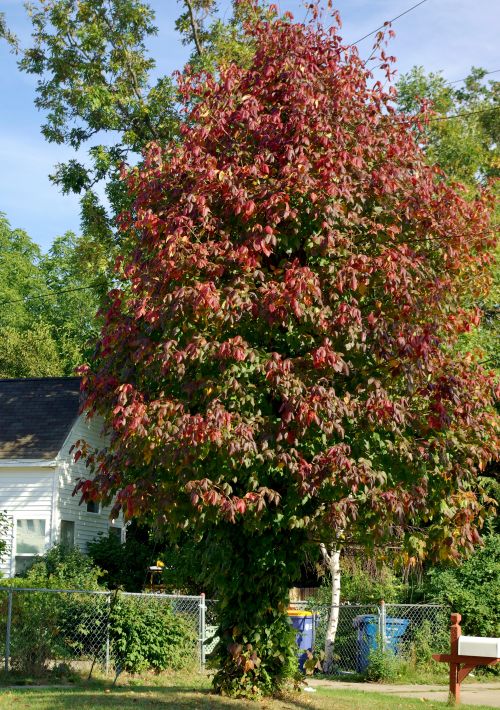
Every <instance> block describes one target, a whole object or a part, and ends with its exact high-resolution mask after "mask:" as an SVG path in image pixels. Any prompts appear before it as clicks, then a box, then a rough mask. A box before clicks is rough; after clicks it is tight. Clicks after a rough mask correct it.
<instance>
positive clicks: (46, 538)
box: [11, 513, 50, 575]
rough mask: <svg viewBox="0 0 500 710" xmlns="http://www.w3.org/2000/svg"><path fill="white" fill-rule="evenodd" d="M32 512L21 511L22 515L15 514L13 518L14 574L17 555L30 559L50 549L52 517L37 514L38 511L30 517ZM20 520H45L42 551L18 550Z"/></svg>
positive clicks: (12, 569)
mask: <svg viewBox="0 0 500 710" xmlns="http://www.w3.org/2000/svg"><path fill="white" fill-rule="evenodd" d="M29 515H30V514H29V513H21V514H20V515H17V514H15V515H13V520H12V533H13V534H12V561H11V572H13V574H14V575H15V574H17V572H16V558H17V557H24V558H28V559H35V558H36V557H40V556H41V555H43V554H44V553H45V552H47V550H48V549H49V546H50V519H49V516H48V515H39V514H38V515H37V514H36V513H34V514H32V515H31V517H28V516H29ZM18 520H43V521H44V523H45V535H44V542H43V549H42V551H41V552H37V553H33V552H18V551H17V522H18Z"/></svg>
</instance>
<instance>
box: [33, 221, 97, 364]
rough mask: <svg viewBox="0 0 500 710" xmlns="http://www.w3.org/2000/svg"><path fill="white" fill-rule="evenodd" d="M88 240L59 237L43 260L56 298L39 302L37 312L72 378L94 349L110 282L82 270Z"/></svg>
mask: <svg viewBox="0 0 500 710" xmlns="http://www.w3.org/2000/svg"><path fill="white" fill-rule="evenodd" d="M85 248H86V244H85V240H82V239H81V238H78V237H76V236H75V235H74V234H73V233H72V232H67V233H66V234H64V235H63V236H62V237H57V238H56V239H55V240H54V242H53V244H52V246H51V248H50V250H49V251H48V253H47V254H44V255H43V256H42V257H41V259H40V271H41V273H42V274H43V277H44V279H45V283H46V286H47V291H48V292H50V293H52V294H54V295H53V296H51V297H50V298H49V297H46V298H44V299H43V300H38V301H37V300H35V302H34V304H33V308H34V309H35V310H36V311H37V312H38V314H39V317H40V318H45V320H46V322H47V323H48V325H49V327H50V329H51V333H52V336H53V338H54V340H55V342H56V344H57V351H58V354H59V358H60V361H61V365H62V369H63V372H64V374H66V375H72V374H74V370H75V368H76V367H78V366H79V365H80V364H81V363H82V362H84V360H85V357H86V356H87V355H88V353H89V352H91V351H92V348H93V347H94V342H95V338H96V335H97V332H98V326H99V320H98V318H97V317H96V314H97V311H98V308H99V300H100V296H101V294H102V293H103V290H104V289H105V288H106V280H105V278H103V277H102V276H100V277H99V276H98V277H97V278H95V277H93V276H91V274H90V271H91V269H90V263H89V268H88V269H85V268H82V264H83V263H84V261H85V259H86V255H85V253H84V249H85Z"/></svg>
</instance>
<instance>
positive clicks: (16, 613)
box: [2, 545, 105, 676]
mask: <svg viewBox="0 0 500 710" xmlns="http://www.w3.org/2000/svg"><path fill="white" fill-rule="evenodd" d="M100 576H101V571H100V570H99V568H97V567H95V566H94V565H93V563H92V560H90V558H89V557H87V555H85V554H84V553H83V552H81V551H80V550H78V549H77V548H68V547H65V546H62V545H57V546H55V547H53V548H52V549H51V550H49V551H48V552H46V553H45V554H44V555H42V556H41V557H38V558H36V560H35V561H34V562H33V564H32V565H31V567H29V568H28V569H27V570H26V571H25V572H24V573H23V575H22V576H20V577H17V578H14V579H8V580H2V584H3V585H4V586H9V587H13V588H16V587H30V588H48V589H86V590H97V589H99V578H100ZM3 602H4V603H5V604H6V603H7V600H6V598H5V599H4V600H3ZM104 602H105V600H103V599H98V600H97V599H96V598H94V597H93V596H87V595H80V594H73V593H57V592H54V593H50V592H36V591H34V592H21V591H19V592H16V593H14V595H13V606H12V628H11V646H10V650H11V668H12V669H13V670H15V671H18V672H19V673H21V674H23V675H29V676H40V675H44V674H45V673H46V672H47V671H48V669H49V667H50V666H51V665H52V663H53V662H54V661H56V660H57V661H65V660H69V659H71V658H73V659H74V658H75V656H76V655H84V654H86V655H91V653H92V637H94V639H95V636H96V624H98V623H100V622H99V619H102V618H103V613H100V612H99V609H98V607H99V608H100V606H102V605H103V603H104ZM2 615H3V611H2Z"/></svg>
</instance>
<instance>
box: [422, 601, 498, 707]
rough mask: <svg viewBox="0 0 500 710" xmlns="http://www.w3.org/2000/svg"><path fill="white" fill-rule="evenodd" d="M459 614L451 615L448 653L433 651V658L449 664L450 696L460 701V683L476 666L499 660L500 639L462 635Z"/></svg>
mask: <svg viewBox="0 0 500 710" xmlns="http://www.w3.org/2000/svg"><path fill="white" fill-rule="evenodd" d="M461 619H462V617H461V615H460V614H452V615H451V627H450V653H435V654H433V656H432V657H433V659H434V660H435V661H442V662H443V663H449V664H450V697H451V699H452V700H453V701H454V702H455V703H457V704H458V703H460V685H461V683H462V681H463V680H464V679H465V678H466V677H467V676H468V675H469V673H470V672H471V671H472V670H474V668H476V666H490V665H493V664H495V663H499V662H500V639H496V638H480V637H476V636H462V629H461V627H460V621H461Z"/></svg>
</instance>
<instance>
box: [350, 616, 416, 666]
mask: <svg viewBox="0 0 500 710" xmlns="http://www.w3.org/2000/svg"><path fill="white" fill-rule="evenodd" d="M379 621H380V617H379V616H378V615H376V614H362V615H361V616H356V618H355V619H354V620H353V622H352V623H353V626H354V627H355V628H356V629H357V631H358V636H357V643H356V670H357V671H358V673H364V671H366V669H367V668H368V658H369V655H370V651H373V650H375V649H377V648H378V643H379V637H380V632H379ZM409 623H410V622H409V619H396V618H394V617H391V616H388V617H387V618H386V620H385V640H386V648H387V649H388V650H389V651H392V652H393V653H394V654H395V655H397V653H398V650H399V643H400V641H401V638H402V636H403V635H404V633H405V631H406V629H407V628H408V624H409Z"/></svg>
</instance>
